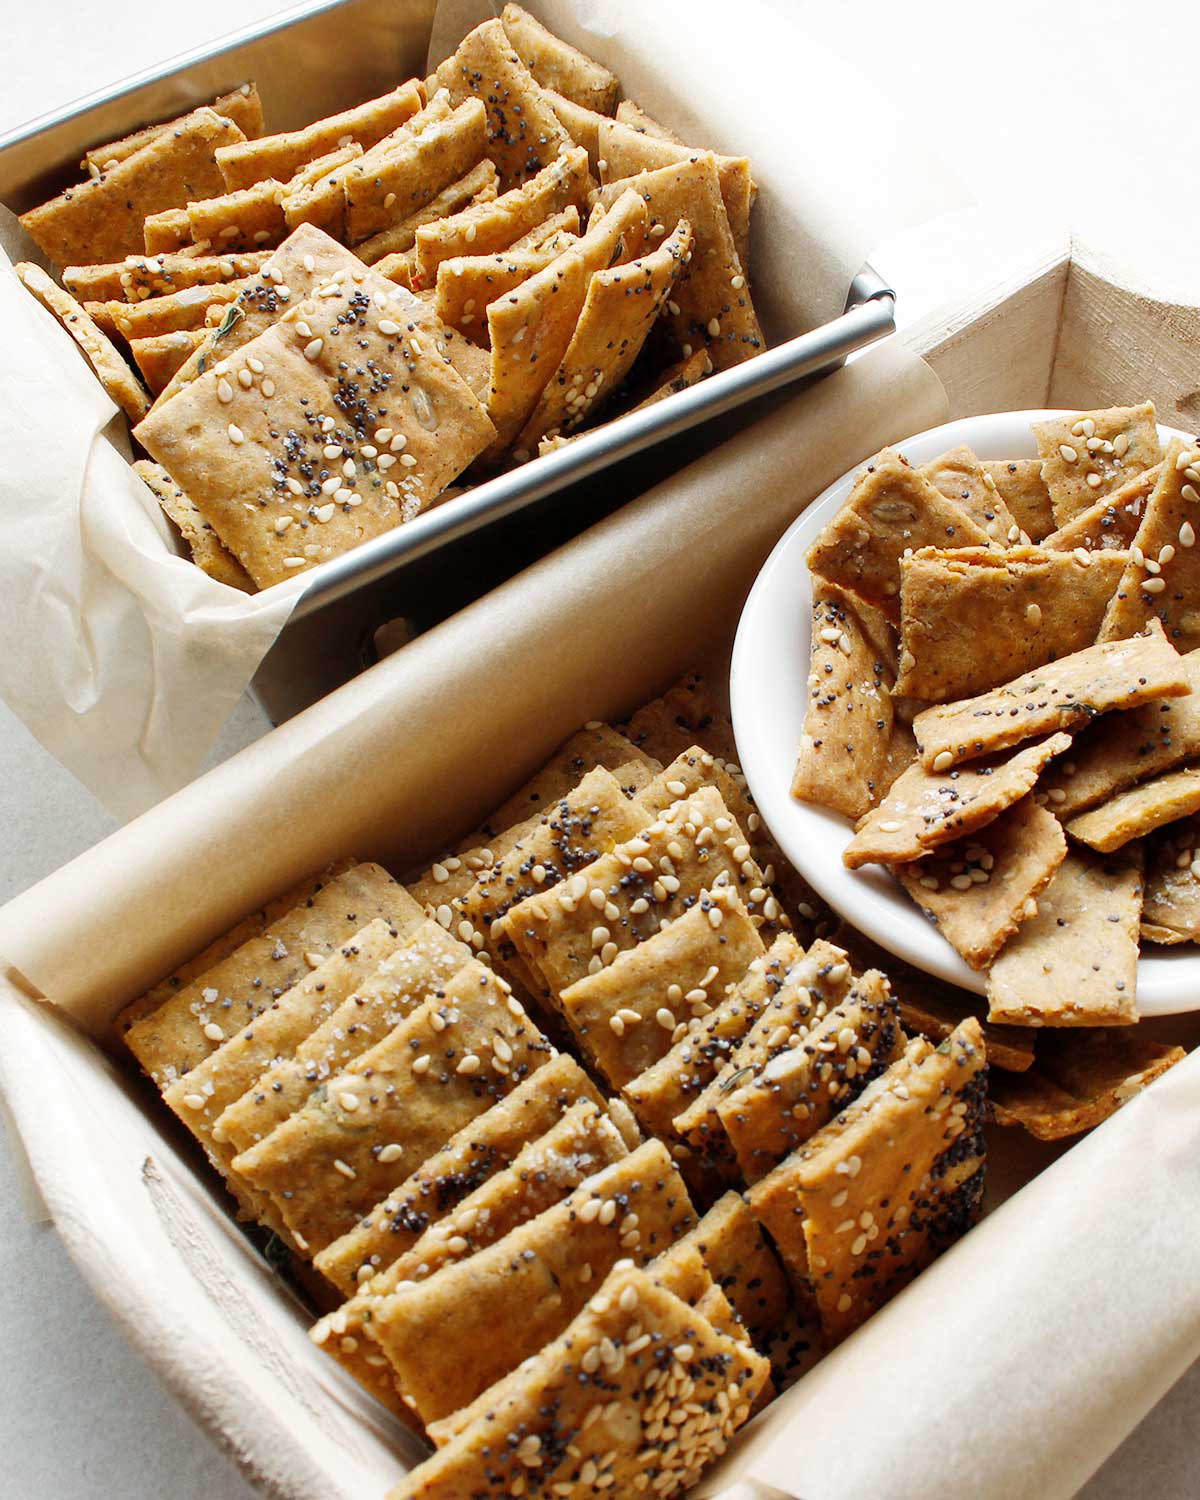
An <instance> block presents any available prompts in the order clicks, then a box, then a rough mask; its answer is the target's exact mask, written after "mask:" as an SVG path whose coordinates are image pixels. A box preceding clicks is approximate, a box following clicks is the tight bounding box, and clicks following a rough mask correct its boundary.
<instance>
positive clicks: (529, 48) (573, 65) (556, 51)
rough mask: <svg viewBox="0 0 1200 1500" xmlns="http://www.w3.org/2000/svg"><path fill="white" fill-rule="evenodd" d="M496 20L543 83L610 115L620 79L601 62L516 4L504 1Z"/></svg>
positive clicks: (568, 97)
mask: <svg viewBox="0 0 1200 1500" xmlns="http://www.w3.org/2000/svg"><path fill="white" fill-rule="evenodd" d="M500 24H501V25H502V26H503V27H504V34H505V36H506V37H507V38H508V40H509V43H510V45H511V46H512V47H513V49H514V51H515V52H516V53H517V55H518V57H520V59H521V61H522V62H523V63H524V64H525V66H526V67H527V68H528V69H529V71H530V72H531V73H532V74H533V76H534V77H535V78H536V79H537V81H538V82H539V83H540V84H541V85H542V86H543V88H548V89H554V91H555V92H556V93H559V94H562V95H563V97H564V98H567V99H571V100H573V101H574V102H575V103H576V104H581V105H583V107H584V108H585V109H594V110H596V111H597V112H598V113H600V114H602V115H611V114H612V112H613V110H614V109H615V108H616V103H617V98H618V96H619V94H620V92H621V83H620V80H619V79H618V78H617V76H616V74H615V73H610V72H609V70H608V69H607V68H606V67H604V65H603V64H602V63H598V62H596V61H595V59H594V58H591V57H588V55H587V54H586V53H585V52H580V50H579V48H578V47H572V46H571V44H570V43H569V42H564V41H563V39H562V38H561V37H557V36H555V35H554V33H553V32H552V31H548V30H547V29H546V27H545V26H543V25H542V23H541V22H540V21H538V20H535V18H534V17H533V16H531V15H530V14H529V12H528V11H527V10H525V9H524V8H523V7H522V6H520V5H512V4H509V5H506V6H505V7H504V9H503V10H502V11H501V12H500Z"/></svg>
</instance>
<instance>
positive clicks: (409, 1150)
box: [233, 961, 552, 1252]
mask: <svg viewBox="0 0 1200 1500" xmlns="http://www.w3.org/2000/svg"><path fill="white" fill-rule="evenodd" d="M551 1051H552V1049H551V1047H550V1045H549V1043H548V1042H547V1041H546V1039H545V1038H544V1037H543V1036H542V1034H541V1032H540V1031H538V1029H537V1027H536V1026H535V1025H534V1024H533V1022H532V1020H530V1018H529V1016H528V1015H527V1014H526V1012H525V1010H524V1009H523V1007H522V1006H521V1004H520V1002H519V1001H517V1000H516V999H515V998H514V996H513V995H512V994H511V992H507V986H503V987H502V985H501V982H500V981H499V980H497V978H496V976H495V975H493V974H492V973H491V972H490V971H489V970H488V969H486V968H485V967H484V966H483V965H482V964H480V963H478V962H475V961H472V962H471V963H469V964H467V965H465V966H464V967H463V968H462V969H460V970H459V971H458V973H457V974H455V975H454V977H453V978H451V979H449V980H447V981H446V983H445V986H444V988H443V990H442V991H441V993H439V994H436V995H434V996H433V997H432V998H431V999H429V1000H427V1001H425V1003H424V1004H423V1005H420V1006H418V1007H417V1009H416V1010H415V1011H413V1012H412V1013H411V1014H410V1015H408V1016H407V1017H406V1018H405V1019H404V1020H402V1021H401V1022H400V1024H399V1025H398V1026H397V1027H396V1028H395V1029H394V1030H393V1031H391V1032H390V1033H389V1034H388V1035H387V1036H385V1037H384V1038H383V1040H382V1041H380V1042H377V1043H376V1044H375V1045H374V1046H373V1047H370V1048H368V1050H367V1051H366V1052H363V1053H361V1054H360V1055H359V1056H358V1057H356V1058H355V1059H354V1061H353V1062H351V1063H350V1064H349V1065H348V1066H347V1067H346V1068H345V1069H343V1071H342V1072H340V1073H336V1074H334V1075H332V1076H331V1077H329V1078H328V1079H327V1080H326V1081H325V1082H324V1085H323V1087H322V1088H319V1089H318V1090H317V1091H316V1092H315V1093H314V1094H313V1095H312V1096H311V1098H310V1099H309V1102H308V1103H307V1104H305V1105H304V1106H303V1107H302V1108H301V1109H299V1110H297V1112H296V1113H295V1114H294V1115H291V1116H289V1118H288V1119H286V1120H284V1121H283V1122H282V1123H281V1124H280V1125H277V1126H276V1127H275V1129H274V1130H273V1131H271V1133H270V1134H269V1135H267V1136H266V1137H264V1139H263V1140H261V1141H259V1142H258V1143H257V1144H256V1145H254V1146H251V1147H250V1149H249V1150H248V1151H243V1152H241V1153H240V1154H239V1155H238V1156H235V1157H234V1159H233V1169H234V1171H235V1172H238V1173H240V1174H241V1175H242V1176H244V1177H245V1178H247V1179H248V1180H249V1182H250V1185H251V1186H252V1187H254V1188H256V1189H258V1190H260V1191H262V1192H267V1193H270V1195H271V1197H272V1199H273V1200H274V1202H275V1206H276V1208H277V1209H278V1210H279V1213H280V1215H281V1217H282V1218H283V1221H284V1223H285V1224H286V1225H287V1226H288V1228H289V1229H290V1230H291V1232H292V1234H293V1236H294V1237H295V1239H296V1241H297V1243H298V1244H299V1245H300V1247H301V1249H302V1250H311V1251H312V1252H316V1251H318V1250H323V1249H324V1248H325V1246H326V1245H330V1244H332V1243H333V1241H334V1240H336V1239H337V1238H338V1237H339V1236H340V1235H343V1234H345V1233H346V1231H347V1230H349V1229H353V1227H354V1225H355V1224H356V1223H357V1222H358V1219H359V1218H360V1216H361V1215H362V1214H364V1213H365V1212H366V1211H367V1210H368V1209H370V1208H371V1207H372V1206H373V1205H374V1204H376V1203H378V1202H379V1201H380V1199H381V1198H382V1197H383V1196H384V1195H385V1194H386V1193H387V1192H388V1191H389V1189H391V1188H393V1187H395V1186H396V1185H397V1184H398V1183H400V1182H403V1181H404V1179H405V1178H406V1177H407V1176H409V1174H410V1173H411V1172H412V1171H413V1169H414V1168H415V1167H417V1166H419V1165H420V1164H421V1162H423V1161H424V1160H425V1159H426V1157H428V1156H430V1155H431V1154H432V1153H433V1152H434V1151H436V1150H437V1149H438V1148H439V1147H440V1146H441V1145H443V1144H444V1142H445V1141H446V1139H447V1138H448V1137H449V1136H451V1135H453V1134H454V1132H455V1131H456V1130H460V1129H461V1128H462V1127H463V1126H464V1125H465V1124H466V1123H467V1122H468V1121H469V1120H473V1119H475V1117H476V1116H478V1115H481V1114H482V1113H483V1112H484V1110H486V1109H487V1108H488V1107H489V1106H490V1105H491V1104H493V1103H495V1101H496V1100H497V1099H499V1098H501V1097H502V1096H503V1095H504V1094H507V1093H509V1092H510V1091H511V1090H512V1089H513V1088H515V1087H516V1085H517V1084H518V1083H520V1082H521V1080H522V1079H523V1078H525V1077H526V1075H527V1074H529V1073H532V1072H535V1071H536V1070H537V1069H538V1068H540V1067H541V1066H542V1064H543V1063H544V1062H545V1061H546V1059H547V1057H548V1056H549V1054H550V1052H551ZM423 1059H428V1061H422V1060H423ZM414 1064H415V1066H414ZM389 1144H390V1145H395V1146H396V1148H397V1149H396V1150H395V1151H391V1152H389V1151H385V1150H383V1149H381V1148H382V1147H383V1146H385V1145H389Z"/></svg>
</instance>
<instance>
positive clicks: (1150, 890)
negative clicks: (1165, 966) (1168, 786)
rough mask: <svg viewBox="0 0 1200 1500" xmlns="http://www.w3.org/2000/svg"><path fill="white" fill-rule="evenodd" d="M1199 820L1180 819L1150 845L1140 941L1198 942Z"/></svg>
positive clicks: (1168, 943)
mask: <svg viewBox="0 0 1200 1500" xmlns="http://www.w3.org/2000/svg"><path fill="white" fill-rule="evenodd" d="M1198 845H1200V819H1196V818H1183V819H1181V820H1180V822H1178V823H1177V824H1176V825H1175V826H1174V827H1173V828H1168V829H1165V830H1164V831H1163V833H1162V834H1161V835H1160V837H1159V838H1158V839H1157V840H1153V841H1151V847H1150V853H1149V857H1148V858H1147V861H1146V889H1145V893H1144V895H1143V898H1142V939H1143V941H1146V942H1151V943H1161V944H1164V945H1167V946H1173V945H1174V944H1175V943H1194V942H1197V941H1200V855H1198V853H1197V846H1198Z"/></svg>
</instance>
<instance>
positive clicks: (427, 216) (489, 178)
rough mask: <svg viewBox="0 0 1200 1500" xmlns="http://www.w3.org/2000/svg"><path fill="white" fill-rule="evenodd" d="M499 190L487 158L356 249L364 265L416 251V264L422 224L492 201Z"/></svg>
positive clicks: (492, 165) (452, 215)
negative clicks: (421, 206) (418, 232)
mask: <svg viewBox="0 0 1200 1500" xmlns="http://www.w3.org/2000/svg"><path fill="white" fill-rule="evenodd" d="M498 191H499V178H498V177H497V176H496V168H495V166H494V164H493V163H492V162H491V161H490V160H488V159H485V160H484V161H481V162H479V163H478V164H477V165H476V166H474V167H472V168H471V170H470V171H469V172H468V173H466V175H465V176H463V177H460V178H459V179H458V181H457V182H452V183H451V184H450V186H449V187H447V188H443V189H442V191H441V192H440V193H438V195H437V197H436V198H432V199H430V201H429V202H428V203H427V204H426V205H425V206H424V208H420V209H418V210H417V211H416V213H413V214H409V215H408V217H407V218H404V219H398V220H396V222H395V223H394V224H389V225H388V227H387V228H386V229H381V230H380V231H379V233H378V234H373V235H371V237H370V238H369V239H366V240H363V241H362V243H361V244H358V245H355V247H354V253H355V255H357V256H358V258H359V259H360V260H361V261H362V262H363V263H364V264H365V265H369V266H370V265H374V264H375V263H376V262H377V261H381V260H384V259H385V258H387V257H388V256H392V255H399V254H407V253H409V252H413V262H414V266H415V263H416V259H415V250H416V243H417V231H418V230H419V229H420V228H421V227H422V226H423V225H426V224H436V223H440V222H441V221H442V220H444V219H449V218H453V217H454V216H456V215H457V214H460V213H462V211H463V210H464V209H467V208H473V207H479V206H481V205H483V204H485V203H492V202H494V201H495V199H496V195H497V193H498Z"/></svg>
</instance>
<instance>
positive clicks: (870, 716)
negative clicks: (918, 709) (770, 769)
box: [792, 578, 899, 818]
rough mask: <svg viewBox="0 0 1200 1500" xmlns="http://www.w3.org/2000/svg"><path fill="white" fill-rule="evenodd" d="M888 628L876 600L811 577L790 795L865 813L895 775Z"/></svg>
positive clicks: (892, 664) (849, 813)
mask: <svg viewBox="0 0 1200 1500" xmlns="http://www.w3.org/2000/svg"><path fill="white" fill-rule="evenodd" d="M891 634H892V632H891V626H890V625H889V624H888V622H887V620H886V619H885V618H884V617H883V615H881V614H880V613H879V611H878V610H876V609H874V608H873V607H872V606H871V605H869V604H864V603H863V602H861V601H860V600H858V599H857V598H856V597H855V596H854V595H853V594H848V593H847V592H846V591H845V590H844V589H841V588H839V587H838V586H837V585H836V584H832V583H827V582H826V581H825V580H824V579H823V578H814V579H813V606H812V644H811V648H810V652H809V666H808V704H807V707H806V709H805V713H804V732H803V734H802V735H801V737H800V753H799V758H798V759H797V762H796V770H795V774H794V775H793V777H792V796H793V797H796V798H799V800H800V801H802V802H815V803H816V804H817V805H818V806H821V807H829V808H832V809H833V810H834V811H835V812H840V813H844V814H845V816H846V817H848V818H860V817H862V816H863V814H864V813H866V812H868V811H869V810H870V808H871V807H873V806H874V804H875V803H876V802H878V801H879V799H880V797H881V796H883V794H884V793H885V792H886V791H887V789H888V787H890V786H891V784H892V782H893V781H894V780H895V779H896V775H897V771H898V769H899V767H897V765H896V762H895V757H894V750H895V741H894V738H893V733H892V731H893V728H894V724H895V709H894V706H893V702H892V693H893V689H894V687H895V683H896V673H895V652H894V648H893V644H892V640H891Z"/></svg>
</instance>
